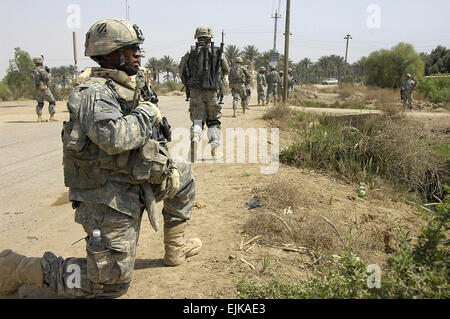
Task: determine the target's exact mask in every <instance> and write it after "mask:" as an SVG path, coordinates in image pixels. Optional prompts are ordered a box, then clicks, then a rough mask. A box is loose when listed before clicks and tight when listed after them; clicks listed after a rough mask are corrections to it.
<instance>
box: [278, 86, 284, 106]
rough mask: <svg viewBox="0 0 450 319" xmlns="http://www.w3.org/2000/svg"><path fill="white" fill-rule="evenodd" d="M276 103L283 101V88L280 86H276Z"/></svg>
mask: <svg viewBox="0 0 450 319" xmlns="http://www.w3.org/2000/svg"><path fill="white" fill-rule="evenodd" d="M277 90H278V100H277V101H278V102H281V100H282V99H283V87H282V86H281V85H278V88H277Z"/></svg>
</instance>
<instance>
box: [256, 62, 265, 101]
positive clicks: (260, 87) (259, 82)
mask: <svg viewBox="0 0 450 319" xmlns="http://www.w3.org/2000/svg"><path fill="white" fill-rule="evenodd" d="M265 72H266V68H261V69H260V71H259V73H258V76H257V77H256V89H257V91H258V105H260V104H262V105H264V102H265V101H266V88H267V82H266V75H265V74H264V73H265Z"/></svg>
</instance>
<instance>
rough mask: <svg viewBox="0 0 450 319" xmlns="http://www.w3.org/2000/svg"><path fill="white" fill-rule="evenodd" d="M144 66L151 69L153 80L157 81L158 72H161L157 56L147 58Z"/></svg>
mask: <svg viewBox="0 0 450 319" xmlns="http://www.w3.org/2000/svg"><path fill="white" fill-rule="evenodd" d="M145 67H146V68H147V69H149V70H150V71H152V75H153V81H157V82H158V83H159V73H161V64H160V61H159V60H158V59H157V58H150V59H148V62H147V64H145Z"/></svg>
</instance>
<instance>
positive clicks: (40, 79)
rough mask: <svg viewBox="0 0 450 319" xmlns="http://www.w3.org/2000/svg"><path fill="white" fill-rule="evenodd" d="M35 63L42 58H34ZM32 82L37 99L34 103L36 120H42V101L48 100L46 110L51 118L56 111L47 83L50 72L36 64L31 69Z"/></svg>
mask: <svg viewBox="0 0 450 319" xmlns="http://www.w3.org/2000/svg"><path fill="white" fill-rule="evenodd" d="M33 60H34V61H35V63H40V64H42V62H43V60H42V59H41V58H34V59H33ZM31 78H32V83H33V86H34V88H35V95H34V96H35V99H36V101H37V105H36V114H37V115H38V121H39V120H42V118H41V117H42V109H43V108H44V102H45V101H47V102H49V105H48V112H49V113H50V116H51V117H52V118H53V116H54V114H55V113H56V110H55V105H56V102H55V98H54V97H53V94H52V92H51V91H50V89H49V88H48V84H49V82H50V74H49V73H48V72H47V71H46V69H45V68H44V67H43V66H42V65H40V66H36V67H35V68H34V69H33V70H32V71H31Z"/></svg>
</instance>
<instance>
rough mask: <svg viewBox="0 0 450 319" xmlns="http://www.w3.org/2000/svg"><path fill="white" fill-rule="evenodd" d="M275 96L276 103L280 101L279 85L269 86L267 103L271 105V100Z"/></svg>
mask: <svg viewBox="0 0 450 319" xmlns="http://www.w3.org/2000/svg"><path fill="white" fill-rule="evenodd" d="M272 95H273V98H274V102H275V101H278V85H277V84H273V85H268V86H267V97H266V102H267V103H269V102H270V98H271V96H272Z"/></svg>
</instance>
